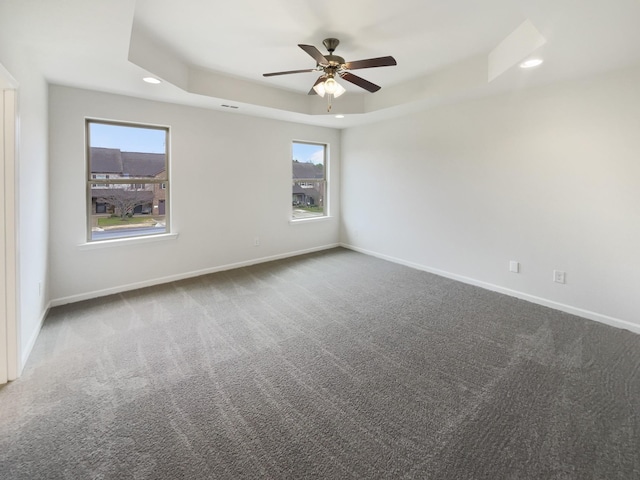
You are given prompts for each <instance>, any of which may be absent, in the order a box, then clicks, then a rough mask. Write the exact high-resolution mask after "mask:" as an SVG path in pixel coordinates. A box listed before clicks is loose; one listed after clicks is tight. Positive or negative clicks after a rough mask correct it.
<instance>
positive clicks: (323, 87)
mask: <svg viewBox="0 0 640 480" xmlns="http://www.w3.org/2000/svg"><path fill="white" fill-rule="evenodd" d="M313 89H314V90H315V91H316V93H317V94H318V95H320V96H321V97H323V98H324V96H325V94H326V95H332V96H333V98H338V97H339V96H340V95H342V94H343V93H344V92H346V90H345V88H344V87H343V86H342V85H340V84H339V83H338V82H336V80H335V79H334V78H328V79H327V80H325V81H324V82H320V83H318V84H317V85H314V86H313Z"/></svg>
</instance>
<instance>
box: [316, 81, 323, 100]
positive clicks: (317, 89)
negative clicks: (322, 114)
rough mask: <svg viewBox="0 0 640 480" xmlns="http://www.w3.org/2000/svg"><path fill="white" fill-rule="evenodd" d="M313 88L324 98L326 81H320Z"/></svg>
mask: <svg viewBox="0 0 640 480" xmlns="http://www.w3.org/2000/svg"><path fill="white" fill-rule="evenodd" d="M313 89H314V90H315V91H316V93H317V94H318V95H320V96H321V97H323V98H324V94H325V90H324V82H320V83H318V84H316V85H314V86H313Z"/></svg>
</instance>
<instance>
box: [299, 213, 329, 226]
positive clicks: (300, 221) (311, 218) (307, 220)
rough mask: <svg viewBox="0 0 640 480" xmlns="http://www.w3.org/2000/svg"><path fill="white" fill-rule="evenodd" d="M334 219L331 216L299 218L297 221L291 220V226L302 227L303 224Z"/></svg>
mask: <svg viewBox="0 0 640 480" xmlns="http://www.w3.org/2000/svg"><path fill="white" fill-rule="evenodd" d="M332 219H333V217H331V216H330V215H325V216H324V217H309V218H298V219H296V220H289V225H302V224H303V223H315V222H326V221H328V220H332Z"/></svg>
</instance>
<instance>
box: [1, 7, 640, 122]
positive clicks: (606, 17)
mask: <svg viewBox="0 0 640 480" xmlns="http://www.w3.org/2000/svg"><path fill="white" fill-rule="evenodd" d="M639 20H640V0H400V1H397V2H389V1H382V0H348V1H345V0H340V1H339V0H312V1H310V0H269V1H264V0H234V1H226V2H222V1H212V0H180V1H176V0H137V1H134V0H108V1H107V0H55V1H51V0H49V1H45V0H2V1H1V2H0V22H1V26H2V29H1V30H2V32H1V33H0V40H2V41H3V42H6V41H9V42H14V43H15V45H19V46H20V48H24V51H25V54H26V55H28V56H29V61H30V62H33V63H36V64H37V65H38V66H39V67H40V68H41V69H42V71H43V73H44V75H45V77H46V78H47V79H48V80H49V81H50V82H52V83H57V84H62V85H70V86H76V87H82V88H89V89H95V90H102V91H109V92H115V93H120V94H126V95H134V96H138V97H143V98H151V99H156V100H163V101H169V102H175V103H183V104H189V105H198V106H202V107H205V108H214V109H224V107H221V105H222V104H232V105H237V106H239V107H240V108H239V109H238V110H233V112H234V113H236V114H243V113H244V114H251V115H261V116H268V117H272V118H281V119H285V120H292V121H298V122H303V123H310V124H317V125H327V126H332V127H338V128H339V127H343V126H351V125H356V124H359V123H364V122H370V121H375V120H377V119H381V118H388V117H390V116H393V115H396V114H399V113H402V112H406V111H411V110H412V109H415V108H425V107H428V106H431V105H437V104H440V103H443V102H450V101H455V100H456V99H459V98H470V97H477V96H481V95H488V94H492V93H495V92H500V91H507V90H510V89H518V88H524V87H527V86H531V85H539V84H543V83H549V82H554V81H559V80H563V79H568V78H576V77H580V76H586V75H590V74H593V73H596V72H599V71H605V70H609V69H614V68H621V67H624V66H627V65H632V64H637V63H640V28H638V25H637V24H638V21H639ZM525 21H529V22H530V23H531V24H532V25H533V26H534V27H535V29H537V31H538V32H539V33H540V34H541V35H542V37H544V39H546V43H545V44H544V45H543V46H541V47H538V48H536V49H535V50H534V51H532V52H531V54H534V55H536V56H541V57H542V58H544V60H545V63H544V64H543V65H542V66H541V67H538V68H536V69H533V70H529V71H525V70H521V69H519V68H518V67H517V65H515V64H514V65H513V66H512V68H508V69H507V70H506V71H505V72H504V73H503V74H502V75H500V76H499V77H498V78H496V79H495V80H492V81H491V82H489V81H488V78H487V68H488V67H487V64H488V58H489V54H490V53H491V52H492V50H494V49H495V48H496V47H497V46H498V45H499V44H500V43H501V42H503V40H505V39H506V38H507V37H508V36H509V35H510V34H511V33H512V32H514V31H515V30H516V29H517V28H518V27H519V26H521V25H522V24H523V22H525ZM326 37H337V38H339V39H340V41H341V44H340V46H339V47H338V49H337V51H336V54H338V55H341V56H343V57H344V58H345V59H346V60H347V61H351V60H360V59H365V58H371V57H379V56H385V55H393V56H394V57H395V58H396V60H397V61H398V65H397V66H395V67H384V68H374V69H366V70H359V71H357V72H354V73H356V74H358V75H360V76H362V77H364V78H366V79H368V80H370V81H372V82H374V83H377V84H379V85H381V86H382V87H383V88H382V90H380V91H379V92H377V93H374V94H371V93H368V92H365V91H364V90H361V89H359V88H357V87H355V86H352V85H349V84H347V85H345V86H346V87H347V93H346V94H345V95H344V96H342V97H340V98H339V99H336V100H335V101H334V105H333V108H332V114H331V115H328V114H327V112H326V100H324V99H321V98H319V97H317V96H314V97H310V96H308V95H307V92H308V91H309V88H310V87H311V85H312V84H313V82H314V81H315V79H316V78H317V76H318V74H317V73H315V72H313V73H302V74H297V75H288V76H277V77H270V78H264V77H263V76H262V73H265V72H272V71H282V70H297V69H306V68H313V67H314V66H315V62H314V60H313V59H312V58H311V57H310V56H308V55H307V54H306V53H305V52H304V51H302V50H301V49H299V48H298V47H297V44H299V43H305V44H311V45H315V46H316V47H318V49H320V50H321V51H322V52H323V53H326V52H325V50H324V47H323V46H322V40H323V39H324V38H326ZM511 46H512V47H514V48H515V51H516V52H518V51H519V50H518V47H519V46H518V45H511ZM520 47H522V48H524V47H526V46H525V45H520ZM522 48H520V50H522ZM511 50H513V48H512V49H511ZM522 51H524V52H525V53H524V55H521V57H522V58H517V59H516V58H515V57H514V59H515V60H517V61H519V60H522V59H523V58H525V57H527V56H529V55H527V53H529V51H525V50H522ZM147 74H153V75H155V76H157V77H159V78H161V79H163V80H164V82H163V83H162V84H161V85H157V86H154V85H148V84H146V83H143V82H142V81H141V78H142V76H144V75H147ZM343 83H346V82H343ZM335 113H345V114H346V118H344V119H342V120H338V119H336V118H334V116H333V114H335Z"/></svg>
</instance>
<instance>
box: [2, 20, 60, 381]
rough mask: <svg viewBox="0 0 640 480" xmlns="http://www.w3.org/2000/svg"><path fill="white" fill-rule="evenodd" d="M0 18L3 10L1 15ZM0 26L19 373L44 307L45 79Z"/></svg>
mask: <svg viewBox="0 0 640 480" xmlns="http://www.w3.org/2000/svg"><path fill="white" fill-rule="evenodd" d="M0 18H1V15H0ZM2 30H3V29H2V28H0V64H2V65H3V67H4V68H5V69H6V70H7V71H8V72H9V74H10V75H11V76H12V77H13V78H14V79H15V80H16V81H17V83H18V88H17V104H18V123H17V132H18V135H17V137H18V138H17V145H16V148H17V165H16V172H17V178H18V181H17V192H18V194H17V197H18V198H17V210H18V211H17V216H16V218H17V220H16V224H17V228H18V232H17V236H18V241H17V250H18V258H17V263H18V268H19V272H20V273H19V278H18V279H17V284H18V285H17V290H18V306H17V308H18V344H19V345H18V350H19V351H18V356H19V358H18V373H19V372H20V371H21V370H22V367H23V366H24V363H25V362H26V360H27V357H28V355H29V352H30V351H31V348H32V347H33V344H34V342H35V340H36V338H37V335H38V333H39V331H40V326H41V324H42V322H43V321H44V316H45V315H46V312H47V277H48V271H47V266H48V204H47V196H48V190H47V188H48V187H47V175H48V166H47V84H46V82H45V80H44V78H43V77H42V75H41V74H40V73H39V70H38V69H37V68H35V67H34V66H33V65H32V64H31V63H30V62H29V57H28V55H26V54H25V52H24V51H21V50H19V49H15V48H13V47H12V48H8V45H10V43H9V42H8V41H7V39H6V38H5V37H4V35H3V33H2Z"/></svg>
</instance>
